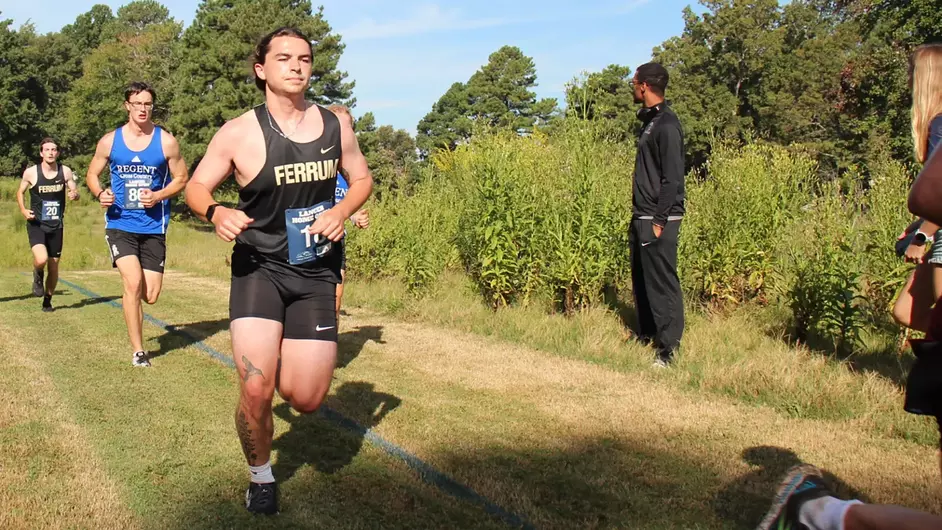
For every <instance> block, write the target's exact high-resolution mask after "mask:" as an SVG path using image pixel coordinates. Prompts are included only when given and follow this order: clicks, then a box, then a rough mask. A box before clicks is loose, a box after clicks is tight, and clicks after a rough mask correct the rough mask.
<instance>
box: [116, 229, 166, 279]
mask: <svg viewBox="0 0 942 530" xmlns="http://www.w3.org/2000/svg"><path fill="white" fill-rule="evenodd" d="M105 241H107V242H108V251H109V252H111V266H112V267H117V266H118V264H117V262H118V260H119V259H121V258H123V257H124V256H137V259H138V260H139V261H140V262H141V268H142V269H144V270H148V271H154V272H159V273H161V274H163V272H164V261H165V260H166V259H167V236H165V235H163V234H134V233H131V232H125V231H124V230H115V229H113V228H108V229H105Z"/></svg>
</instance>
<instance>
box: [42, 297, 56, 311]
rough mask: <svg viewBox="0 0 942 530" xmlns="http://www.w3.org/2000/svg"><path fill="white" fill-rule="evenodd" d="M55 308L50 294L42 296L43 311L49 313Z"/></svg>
mask: <svg viewBox="0 0 942 530" xmlns="http://www.w3.org/2000/svg"><path fill="white" fill-rule="evenodd" d="M55 310H56V308H54V307H52V295H49V294H47V295H46V296H43V312H46V313H51V312H53V311H55Z"/></svg>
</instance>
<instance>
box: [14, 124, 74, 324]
mask: <svg viewBox="0 0 942 530" xmlns="http://www.w3.org/2000/svg"><path fill="white" fill-rule="evenodd" d="M39 151H40V154H41V155H42V162H40V163H39V164H36V165H35V166H32V167H28V168H26V171H24V172H23V180H22V181H20V188H19V190H18V191H17V193H16V202H17V203H19V205H20V213H22V214H23V217H25V218H26V234H27V235H28V236H29V246H30V247H31V250H32V252H33V295H34V296H42V297H43V306H42V307H43V311H46V312H49V311H53V307H52V295H53V293H55V292H56V283H57V282H58V281H59V257H60V256H61V255H62V234H63V230H62V219H63V218H64V216H65V199H66V189H68V197H69V199H72V200H73V201H74V200H76V199H78V186H76V185H75V176H74V175H73V174H72V170H71V169H69V168H68V167H67V166H63V165H62V164H59V163H57V162H56V159H57V158H58V157H59V146H58V145H56V142H55V140H53V139H52V138H43V141H42V142H40V143H39ZM27 189H28V190H29V208H28V209H27V208H26V204H25V203H24V202H23V193H24V192H25V191H26V190H27ZM46 268H48V269H49V274H48V276H47V277H46V285H45V289H44V288H43V271H44V269H46Z"/></svg>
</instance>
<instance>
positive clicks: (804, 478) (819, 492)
mask: <svg viewBox="0 0 942 530" xmlns="http://www.w3.org/2000/svg"><path fill="white" fill-rule="evenodd" d="M828 496H831V497H833V496H834V494H833V493H831V490H829V489H828V487H827V486H826V485H825V484H824V479H823V478H822V477H821V470H820V469H818V468H816V467H815V466H812V465H810V464H801V465H798V466H795V467H793V468H791V469H790V470H789V471H788V474H787V475H785V479H784V480H782V484H781V485H780V486H779V488H778V491H777V492H776V493H775V499H774V500H773V501H772V507H771V508H769V511H768V512H767V513H766V514H765V517H764V518H763V519H762V522H761V523H759V526H758V527H756V530H808V527H807V526H805V525H803V524H801V523H800V522H798V511H799V510H800V509H801V505H802V504H804V503H805V502H807V501H810V500H814V499H820V498H821V497H828Z"/></svg>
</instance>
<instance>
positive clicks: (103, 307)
mask: <svg viewBox="0 0 942 530" xmlns="http://www.w3.org/2000/svg"><path fill="white" fill-rule="evenodd" d="M65 277H66V279H68V280H70V281H73V282H75V283H76V284H79V285H82V286H83V287H85V288H86V289H88V290H90V291H93V292H95V293H99V294H100V295H102V296H103V297H104V298H103V299H89V298H86V297H85V296H82V295H80V294H78V293H76V292H73V291H72V290H70V289H68V288H67V287H63V288H62V289H61V290H62V291H63V293H62V294H60V295H58V296H56V298H55V303H56V305H57V307H58V308H59V309H58V310H57V311H56V312H55V313H52V314H43V313H41V312H40V311H39V300H38V299H35V298H31V297H27V296H24V295H26V294H27V293H28V289H29V278H28V277H25V276H23V275H22V274H19V273H17V272H4V273H0V336H2V337H3V340H2V341H0V366H4V367H6V368H7V369H5V370H0V407H3V408H4V409H5V410H3V411H0V412H3V414H2V417H3V420H2V423H0V450H2V451H3V452H4V454H6V455H10V456H11V458H5V459H4V462H3V464H0V479H2V480H3V483H4V484H5V485H6V486H5V487H6V492H5V494H4V496H3V504H6V503H10V504H9V505H8V507H9V508H8V507H7V506H3V507H2V509H0V527H3V528H8V527H23V526H48V527H88V526H95V527H140V528H232V527H246V526H249V527H251V526H261V527H268V526H271V527H311V528H313V527H320V528H380V527H382V528H393V527H402V528H406V527H408V528H446V527H476V528H502V527H506V526H505V525H504V524H503V523H501V522H500V521H499V520H496V519H494V518H492V517H490V516H488V515H487V514H486V513H484V511H483V510H482V509H481V508H480V507H479V506H477V505H474V504H471V503H468V502H464V501H461V500H456V499H454V498H453V497H451V496H449V495H447V494H445V493H443V492H441V491H439V490H438V489H436V488H434V487H432V486H430V485H428V484H426V483H425V482H423V481H421V480H420V478H419V477H418V476H417V475H416V474H415V473H414V472H413V471H412V470H411V469H409V468H408V467H407V466H406V465H405V464H404V463H403V462H402V461H401V460H399V459H397V458H394V457H392V456H390V455H389V454H387V453H386V452H384V451H383V450H382V449H381V448H379V447H377V446H375V445H373V444H371V443H369V442H368V441H365V440H364V439H363V438H362V436H358V435H356V434H354V433H351V432H350V431H349V430H345V429H343V428H341V427H339V426H337V425H336V424H335V423H332V422H330V421H328V420H326V419H325V418H323V417H321V416H316V415H315V416H305V417H299V416H297V415H296V414H294V413H293V412H291V411H290V410H289V409H287V407H285V406H284V404H281V403H276V407H275V412H276V424H275V444H274V448H275V453H274V459H275V474H276V477H277V478H279V480H280V481H281V483H282V490H281V491H282V513H281V514H280V515H279V516H278V517H276V518H273V519H253V518H250V517H248V516H247V515H246V514H245V511H244V508H242V493H243V488H244V486H245V482H246V470H245V469H244V464H243V462H242V458H241V454H240V450H239V446H238V441H237V440H236V437H235V435H234V429H233V426H232V410H233V407H234V404H235V399H236V388H237V387H236V381H235V377H234V374H233V373H232V371H231V370H230V369H229V368H227V367H226V366H225V365H223V364H221V363H219V362H217V361H215V360H213V359H211V358H210V357H209V356H208V355H206V354H205V353H204V352H202V351H200V350H199V349H197V348H195V347H193V342H194V340H193V338H196V339H199V340H201V341H203V342H204V343H205V344H207V345H208V346H210V347H212V348H214V349H216V350H218V351H220V352H223V353H228V352H229V351H230V348H229V343H228V342H229V338H228V333H227V319H226V312H227V307H228V303H227V297H228V285H227V284H226V282H224V281H220V280H217V279H211V278H204V277H200V276H196V275H189V274H182V273H174V272H172V271H171V272H170V273H169V274H168V275H167V278H166V282H165V286H166V288H165V291H164V294H163V295H162V297H161V300H160V301H159V302H158V304H157V305H156V306H153V307H148V308H147V311H148V313H150V314H152V315H153V316H155V317H156V318H159V319H161V320H163V321H166V322H169V323H170V324H172V325H174V326H175V327H176V329H179V330H181V331H183V332H185V334H186V335H189V336H190V337H192V338H186V337H184V336H182V335H180V334H174V333H167V332H165V331H164V330H161V329H158V328H156V327H154V326H151V325H145V338H146V347H147V348H148V349H150V350H152V351H159V352H160V353H161V356H160V357H158V358H156V359H155V360H154V361H153V363H154V367H153V369H150V370H141V369H132V367H131V366H130V352H129V351H128V346H127V339H126V335H125V329H124V323H123V319H122V316H121V312H120V311H119V310H117V309H115V308H114V307H111V306H110V305H108V304H106V303H102V302H103V301H104V300H108V299H112V297H115V296H117V295H118V293H119V280H118V277H117V274H116V273H114V272H113V271H104V272H87V273H79V272H70V273H66V274H65ZM341 325H342V329H341V339H340V363H339V364H340V368H339V369H338V371H337V373H336V380H335V382H334V384H333V386H332V390H331V394H330V397H329V398H328V401H327V404H328V405H329V406H330V407H331V408H332V409H334V410H337V411H339V412H340V413H342V414H344V415H345V416H347V417H349V418H352V419H354V420H356V421H357V422H358V423H360V424H361V425H363V426H366V427H369V428H372V429H373V430H374V431H375V432H376V433H377V434H378V435H380V436H382V437H383V438H385V439H386V440H389V441H391V442H393V443H396V444H398V445H399V446H401V447H403V448H404V449H406V450H408V451H410V452H412V453H414V454H415V455H417V456H418V457H419V458H421V459H423V460H424V461H425V462H428V463H429V464H431V465H432V466H434V467H435V468H437V469H438V470H440V471H441V472H443V473H445V474H447V475H449V476H451V477H454V478H455V479H456V480H458V481H459V482H461V483H463V484H466V485H468V486H470V487H471V488H473V489H474V490H475V491H477V492H478V493H480V494H481V495H482V496H484V497H486V498H488V499H490V500H491V501H493V502H495V503H497V504H499V505H500V506H503V507H504V508H506V509H508V510H510V511H513V512H515V513H518V514H521V515H524V516H526V517H527V519H528V521H529V522H530V523H532V524H533V526H535V527H538V528H612V527H618V528H751V527H752V526H753V525H754V524H755V523H756V522H757V521H758V518H759V516H760V515H761V513H762V512H763V511H764V510H765V508H766V504H767V501H768V499H769V497H770V496H771V493H772V490H773V488H774V485H775V483H776V482H777V480H778V479H779V477H780V475H781V473H783V472H784V471H785V469H787V468H788V467H789V466H790V465H791V464H793V463H794V462H796V461H797V460H799V459H800V460H803V461H807V462H811V463H814V464H817V465H819V466H821V467H823V468H825V469H826V470H827V471H829V472H830V473H832V474H833V476H834V478H835V480H836V481H837V483H838V484H839V485H840V487H841V488H842V489H844V490H845V491H849V490H851V489H855V490H858V491H859V492H860V493H861V494H862V495H864V496H865V497H866V498H868V499H870V500H873V501H875V502H890V503H900V504H905V505H908V506H912V507H915V508H921V509H926V510H930V511H933V512H936V513H938V512H940V511H942V506H940V503H939V501H938V499H939V478H938V467H937V464H936V460H935V458H936V456H935V451H933V450H932V449H931V448H929V447H926V446H924V445H918V444H914V443H911V442H907V441H905V440H900V439H894V438H889V437H880V436H877V435H875V434H874V433H873V432H872V430H870V429H863V428H856V427H854V426H853V425H848V424H847V423H845V422H829V421H823V420H818V421H810V420H796V419H790V418H786V417H784V416H783V415H781V414H779V413H776V412H775V411H773V410H772V409H769V408H765V407H757V406H750V405H745V404H742V403H738V402H734V401H732V400H726V399H723V398H720V397H717V396H706V397H703V396H696V395H692V394H691V393H689V392H682V391H680V390H677V389H676V388H674V387H672V386H670V385H668V384H665V383H663V382H660V381H658V380H657V378H655V377H651V376H650V374H647V373H644V372H634V373H623V372H616V371H613V370H609V369H606V368H605V367H602V366H598V365H595V364H591V363H587V362H584V361H579V360H572V359H564V358H561V357H559V356H557V355H550V354H546V353H543V352H540V351H537V350H533V349H529V348H525V347H521V346H516V345H509V344H507V343H505V342H501V341H499V340H496V339H490V338H482V337H480V336H477V335H473V334H466V333H459V332H455V331H452V330H443V329H440V328H436V327H433V326H428V325H423V324H416V323H404V322H399V321H396V320H393V319H390V318H388V317H384V316H380V315H376V314H374V313H371V312H369V311H366V310H363V309H359V308H352V309H351V310H350V315H349V316H347V317H345V318H344V319H343V320H342V323H341Z"/></svg>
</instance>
